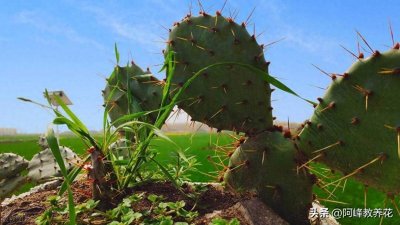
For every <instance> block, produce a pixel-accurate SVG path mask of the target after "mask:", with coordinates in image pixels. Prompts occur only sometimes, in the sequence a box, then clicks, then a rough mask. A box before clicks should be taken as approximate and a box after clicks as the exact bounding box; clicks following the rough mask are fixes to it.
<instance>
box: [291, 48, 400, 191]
mask: <svg viewBox="0 0 400 225" xmlns="http://www.w3.org/2000/svg"><path fill="white" fill-rule="evenodd" d="M399 68H400V51H399V44H397V45H396V46H395V47H394V48H393V49H391V50H389V51H387V52H384V53H379V52H378V51H376V52H375V53H374V54H373V55H372V56H371V57H369V58H367V59H359V60H358V61H357V62H356V63H354V64H353V65H352V66H351V67H350V69H349V70H348V71H347V72H346V73H345V74H344V75H342V76H335V77H333V78H335V79H334V80H333V82H332V84H331V85H330V87H329V89H328V90H327V92H326V94H325V96H324V97H323V98H320V99H319V101H320V103H319V105H318V107H317V108H316V109H315V112H314V115H313V116H312V118H311V121H309V122H308V123H307V124H306V125H305V128H304V129H303V131H302V132H301V133H300V135H299V140H298V144H299V147H300V149H301V150H302V151H304V152H305V153H306V154H307V155H308V157H310V158H313V159H318V160H320V161H322V162H324V163H326V164H327V165H328V166H329V167H331V168H332V169H335V170H339V171H341V172H343V174H344V175H346V176H347V177H350V176H354V177H355V178H356V179H358V180H360V181H361V182H363V183H365V184H367V185H369V186H373V187H376V188H378V189H380V190H382V191H384V192H386V193H387V194H389V195H392V194H397V193H399V192H400V176H398V174H400V158H399V157H400V114H399V112H400V104H399V103H400V101H399V94H397V91H398V90H399V87H400V70H399Z"/></svg>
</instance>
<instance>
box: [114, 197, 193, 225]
mask: <svg viewBox="0 0 400 225" xmlns="http://www.w3.org/2000/svg"><path fill="white" fill-rule="evenodd" d="M143 197H144V194H143V193H142V194H134V195H132V196H130V197H127V198H125V199H123V200H122V202H121V203H120V204H119V205H118V206H117V207H116V208H114V209H112V210H110V211H108V212H107V216H108V218H109V220H111V221H112V222H110V223H109V225H117V224H118V225H129V224H132V223H133V222H135V223H137V224H139V223H140V224H177V223H185V224H188V223H190V222H191V221H193V220H194V219H195V218H196V217H197V215H198V214H197V212H192V211H187V210H185V209H184V207H185V202H184V201H177V202H164V201H163V200H164V198H163V197H162V196H158V195H154V194H151V195H149V196H148V197H147V200H149V201H150V202H151V206H150V207H149V208H148V209H146V210H144V211H141V212H135V211H134V210H133V209H132V206H133V205H135V204H137V203H138V202H140V201H143Z"/></svg>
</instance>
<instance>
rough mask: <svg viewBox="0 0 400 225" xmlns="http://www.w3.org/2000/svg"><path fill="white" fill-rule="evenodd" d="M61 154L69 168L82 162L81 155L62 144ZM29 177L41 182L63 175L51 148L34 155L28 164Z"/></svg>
mask: <svg viewBox="0 0 400 225" xmlns="http://www.w3.org/2000/svg"><path fill="white" fill-rule="evenodd" d="M60 151H61V155H62V157H63V158H64V164H65V167H66V168H67V169H71V168H72V167H73V166H75V165H76V164H78V163H80V159H79V157H78V156H77V155H76V154H75V153H74V152H73V151H72V150H71V149H69V148H67V147H62V146H60ZM28 170H29V172H28V175H27V176H28V177H29V179H30V180H31V181H33V182H36V183H40V182H43V181H47V180H50V179H52V178H54V177H57V176H61V171H60V168H59V166H58V164H57V162H56V160H55V158H54V156H53V153H52V152H51V150H50V148H48V149H46V150H43V151H41V152H39V153H37V154H36V155H34V156H33V158H32V159H31V161H30V162H29V166H28Z"/></svg>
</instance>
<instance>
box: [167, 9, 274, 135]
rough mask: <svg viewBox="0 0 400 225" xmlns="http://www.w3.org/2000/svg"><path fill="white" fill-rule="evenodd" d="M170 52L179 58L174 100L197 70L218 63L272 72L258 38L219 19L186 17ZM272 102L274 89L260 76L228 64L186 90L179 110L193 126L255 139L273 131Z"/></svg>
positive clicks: (178, 25)
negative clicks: (264, 132)
mask: <svg viewBox="0 0 400 225" xmlns="http://www.w3.org/2000/svg"><path fill="white" fill-rule="evenodd" d="M167 51H173V52H174V53H175V63H176V65H175V71H174V75H173V77H172V83H173V86H172V87H171V94H172V95H173V94H174V93H176V91H177V90H178V89H179V88H180V87H181V86H182V85H183V84H184V83H185V82H186V81H187V80H188V79H189V78H191V77H192V76H193V75H194V74H195V73H197V72H198V71H199V70H201V69H203V68H205V67H207V66H210V65H213V64H215V63H221V62H236V63H241V64H247V65H251V66H254V67H255V68H258V69H260V70H262V71H265V72H267V70H268V63H267V62H266V61H265V59H264V53H263V46H260V45H258V43H257V41H256V39H255V36H254V35H253V36H252V35H250V34H249V33H248V32H247V30H246V27H245V26H244V25H238V24H237V23H235V22H233V20H232V19H230V18H225V17H223V16H221V15H219V14H217V15H216V16H210V15H208V14H206V13H203V14H202V15H201V16H199V17H192V16H187V17H185V18H184V19H183V20H182V21H181V22H179V23H175V25H174V27H173V28H172V29H171V32H170V36H169V41H168V47H167ZM270 96H271V89H270V86H269V84H268V83H266V82H265V81H264V80H263V78H262V77H261V76H260V75H258V74H255V73H254V72H252V71H250V70H248V69H246V68H243V67H241V66H238V65H235V64H230V65H221V66H215V67H211V68H209V69H207V70H206V71H204V73H203V74H201V75H200V76H199V77H197V78H196V79H195V80H194V81H193V83H191V84H190V88H188V89H186V90H185V92H184V94H183V95H182V96H181V100H182V101H181V102H180V103H179V104H178V106H179V107H180V108H182V109H183V110H185V111H186V112H187V113H188V114H189V115H190V116H191V117H192V119H193V120H195V121H199V122H202V123H205V124H207V125H209V126H211V127H214V128H216V129H218V130H234V131H238V132H245V133H253V134H255V133H259V132H261V131H264V130H268V129H269V128H271V127H272V112H271V111H272V108H271V104H270ZM251 108H257V110H249V109H251Z"/></svg>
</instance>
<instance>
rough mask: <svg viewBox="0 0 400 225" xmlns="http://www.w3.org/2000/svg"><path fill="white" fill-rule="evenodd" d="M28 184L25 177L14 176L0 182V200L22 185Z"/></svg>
mask: <svg viewBox="0 0 400 225" xmlns="http://www.w3.org/2000/svg"><path fill="white" fill-rule="evenodd" d="M26 183H28V179H27V178H26V176H15V177H9V178H4V179H2V180H0V200H2V199H4V198H6V197H7V196H8V195H9V194H10V193H12V192H14V191H15V190H17V189H18V188H20V187H21V186H22V185H24V184H26Z"/></svg>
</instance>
